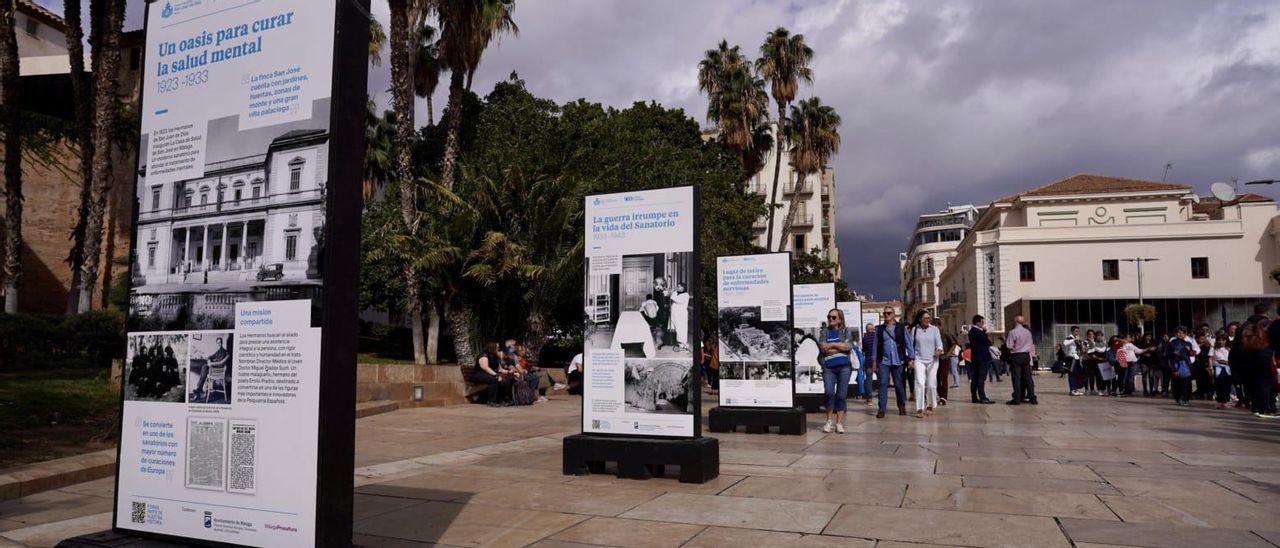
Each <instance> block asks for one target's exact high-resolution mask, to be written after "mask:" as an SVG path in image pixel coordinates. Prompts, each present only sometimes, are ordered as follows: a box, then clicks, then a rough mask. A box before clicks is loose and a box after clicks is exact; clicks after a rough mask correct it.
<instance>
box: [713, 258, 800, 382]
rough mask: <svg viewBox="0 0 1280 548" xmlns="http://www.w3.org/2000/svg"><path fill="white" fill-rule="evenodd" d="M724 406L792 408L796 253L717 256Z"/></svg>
mask: <svg viewBox="0 0 1280 548" xmlns="http://www.w3.org/2000/svg"><path fill="white" fill-rule="evenodd" d="M716 267H717V270H716V284H717V288H716V289H717V290H716V295H717V298H718V299H719V309H718V312H719V313H718V320H719V322H718V323H719V328H718V333H717V346H718V348H719V350H718V352H719V358H720V370H719V373H720V405H723V406H726V407H791V406H792V405H793V401H792V400H793V395H794V386H793V383H794V381H795V367H794V364H793V363H792V356H791V352H792V347H793V344H794V336H793V333H792V329H791V254H790V253H765V254H760V255H740V256H733V257H719V258H718V259H717V260H716Z"/></svg>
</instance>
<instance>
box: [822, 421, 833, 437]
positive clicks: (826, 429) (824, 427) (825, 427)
mask: <svg viewBox="0 0 1280 548" xmlns="http://www.w3.org/2000/svg"><path fill="white" fill-rule="evenodd" d="M831 428H832V424H831V421H827V424H824V425H822V431H823V432H824V433H826V434H830V433H831Z"/></svg>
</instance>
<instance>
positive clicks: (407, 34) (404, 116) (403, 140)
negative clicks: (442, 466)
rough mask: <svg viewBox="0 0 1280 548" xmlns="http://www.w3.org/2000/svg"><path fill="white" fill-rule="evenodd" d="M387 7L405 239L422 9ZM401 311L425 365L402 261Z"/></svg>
mask: <svg viewBox="0 0 1280 548" xmlns="http://www.w3.org/2000/svg"><path fill="white" fill-rule="evenodd" d="M387 4H388V5H389V7H390V8H391V42H390V43H391V105H392V109H393V110H394V111H395V113H396V124H395V146H394V147H393V148H394V149H395V151H396V161H395V163H394V171H395V173H396V175H397V176H398V177H399V181H400V185H399V186H400V216H401V220H402V221H403V222H404V228H405V230H406V232H407V236H408V237H410V238H413V237H415V236H416V235H417V233H418V224H419V221H420V218H419V213H418V203H417V201H418V188H417V181H416V180H415V179H414V177H413V146H412V145H413V134H414V131H415V129H416V127H415V125H414V122H413V108H414V105H413V55H412V54H413V50H414V49H413V32H412V31H413V28H412V24H411V21H413V20H417V18H418V17H419V14H420V13H421V11H422V9H423V5H422V3H421V0H388V1H387ZM404 283H405V308H406V309H408V312H409V324H410V326H411V327H412V330H413V361H414V363H417V364H419V365H422V364H426V363H427V355H426V348H424V347H423V344H424V340H423V329H422V294H421V289H422V287H421V285H420V284H419V283H418V270H417V268H416V267H415V265H414V263H413V262H408V261H406V262H404Z"/></svg>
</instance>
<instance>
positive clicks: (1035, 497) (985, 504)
mask: <svg viewBox="0 0 1280 548" xmlns="http://www.w3.org/2000/svg"><path fill="white" fill-rule="evenodd" d="M902 507H903V508H928V509H932V510H955V511H960V512H983V513H988V514H1014V515H1025V516H1046V517H1073V518H1084V519H1101V520H1115V519H1117V518H1116V517H1115V514H1112V513H1111V510H1110V509H1108V508H1107V506H1106V505H1105V504H1102V502H1101V501H1099V500H1098V497H1096V496H1093V495H1082V494H1079V493H1045V492H1042V491H1025V490H1020V489H975V488H968V487H965V488H960V489H954V488H947V487H930V486H919V485H914V486H912V487H911V488H910V489H907V496H906V497H905V498H904V499H903V500H902Z"/></svg>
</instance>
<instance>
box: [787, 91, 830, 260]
mask: <svg viewBox="0 0 1280 548" xmlns="http://www.w3.org/2000/svg"><path fill="white" fill-rule="evenodd" d="M787 129H788V132H787V140H788V141H789V142H790V143H791V170H792V171H794V172H795V174H796V186H797V189H796V190H797V192H795V193H793V194H792V195H791V201H790V203H789V204H788V206H787V219H786V221H785V222H784V223H783V225H782V241H781V242H780V245H779V246H778V249H779V251H781V250H783V249H785V248H786V242H787V238H788V237H789V236H790V234H791V226H792V224H794V223H795V218H796V214H795V211H796V205H797V204H798V203H799V202H800V198H799V196H800V192H799V190H800V188H801V185H803V184H804V181H805V179H807V178H808V177H809V176H810V175H813V174H821V173H825V172H826V170H827V165H828V164H829V163H830V161H831V157H832V156H833V155H835V153H837V152H840V115H839V114H836V110H835V109H834V108H831V107H830V106H827V105H824V104H822V100H821V99H819V98H817V97H811V98H809V99H803V100H801V101H800V103H799V104H797V105H795V106H792V107H791V123H790V124H788V125H787ZM793 251H795V252H796V253H804V252H805V250H803V249H796V250H793Z"/></svg>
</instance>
